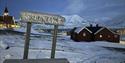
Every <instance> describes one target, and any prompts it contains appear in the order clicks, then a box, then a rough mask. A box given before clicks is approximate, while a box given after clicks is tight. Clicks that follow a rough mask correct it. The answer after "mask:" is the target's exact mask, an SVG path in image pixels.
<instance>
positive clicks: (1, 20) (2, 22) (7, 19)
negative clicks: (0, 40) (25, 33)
mask: <svg viewBox="0 0 125 63" xmlns="http://www.w3.org/2000/svg"><path fill="white" fill-rule="evenodd" d="M15 24H16V23H15V21H14V17H13V16H9V11H8V9H7V7H5V10H4V13H3V16H0V28H13V27H16V25H15Z"/></svg>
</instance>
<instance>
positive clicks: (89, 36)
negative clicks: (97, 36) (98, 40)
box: [78, 29, 93, 41]
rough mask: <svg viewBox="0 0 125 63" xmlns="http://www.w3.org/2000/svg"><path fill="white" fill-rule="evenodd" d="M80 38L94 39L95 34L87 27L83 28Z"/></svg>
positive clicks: (83, 39)
mask: <svg viewBox="0 0 125 63" xmlns="http://www.w3.org/2000/svg"><path fill="white" fill-rule="evenodd" d="M78 37H79V39H78V40H80V41H92V40H93V36H92V34H91V33H90V32H89V31H87V30H86V29H83V30H82V31H81V32H80V33H79V36H78Z"/></svg>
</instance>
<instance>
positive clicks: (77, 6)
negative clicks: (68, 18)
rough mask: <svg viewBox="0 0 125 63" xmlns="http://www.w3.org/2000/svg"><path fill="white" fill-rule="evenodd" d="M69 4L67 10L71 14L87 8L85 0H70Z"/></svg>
mask: <svg viewBox="0 0 125 63" xmlns="http://www.w3.org/2000/svg"><path fill="white" fill-rule="evenodd" d="M68 3H69V4H68V6H67V7H66V8H65V12H68V13H70V14H78V13H80V12H81V11H83V10H84V9H86V6H85V4H84V3H83V0H68Z"/></svg>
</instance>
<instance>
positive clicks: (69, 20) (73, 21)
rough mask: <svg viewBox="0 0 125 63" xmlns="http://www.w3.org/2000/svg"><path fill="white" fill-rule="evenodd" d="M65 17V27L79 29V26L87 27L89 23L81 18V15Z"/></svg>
mask: <svg viewBox="0 0 125 63" xmlns="http://www.w3.org/2000/svg"><path fill="white" fill-rule="evenodd" d="M63 17H65V19H66V22H65V23H64V26H66V27H67V26H71V27H79V26H86V25H88V24H89V23H88V22H87V20H86V19H84V18H82V17H80V16H79V15H68V16H67V15H63Z"/></svg>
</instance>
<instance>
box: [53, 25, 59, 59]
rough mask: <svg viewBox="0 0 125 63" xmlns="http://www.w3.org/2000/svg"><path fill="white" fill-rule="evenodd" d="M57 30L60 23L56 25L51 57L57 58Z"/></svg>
mask: <svg viewBox="0 0 125 63" xmlns="http://www.w3.org/2000/svg"><path fill="white" fill-rule="evenodd" d="M57 31H58V25H54V32H53V42H52V49H51V58H55V51H56V40H57Z"/></svg>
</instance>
